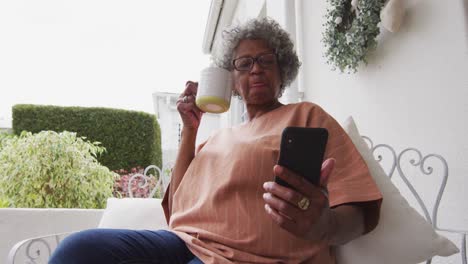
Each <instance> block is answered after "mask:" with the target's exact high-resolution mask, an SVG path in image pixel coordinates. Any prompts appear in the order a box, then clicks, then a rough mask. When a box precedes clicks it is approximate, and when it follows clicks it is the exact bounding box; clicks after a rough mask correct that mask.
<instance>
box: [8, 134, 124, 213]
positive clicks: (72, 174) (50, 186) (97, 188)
mask: <svg viewBox="0 0 468 264" xmlns="http://www.w3.org/2000/svg"><path fill="white" fill-rule="evenodd" d="M104 151H105V149H104V148H103V147H101V146H99V142H94V143H91V142H89V141H85V139H84V138H80V137H77V136H76V133H72V132H67V131H64V132H61V133H56V132H53V131H42V132H40V133H37V134H32V133H30V132H23V133H21V135H20V136H19V137H17V138H10V139H7V140H5V141H4V143H3V149H2V150H0V198H1V199H2V200H3V201H4V202H3V203H5V201H7V203H8V204H9V205H10V206H12V207H32V208H41V207H61V208H104V206H105V204H106V199H107V198H108V197H111V196H112V188H113V184H114V180H115V178H116V176H117V175H116V174H115V173H113V172H111V171H109V169H108V168H107V167H105V166H102V165H100V164H99V162H98V161H97V160H96V157H97V156H98V155H100V154H101V153H103V152H104Z"/></svg>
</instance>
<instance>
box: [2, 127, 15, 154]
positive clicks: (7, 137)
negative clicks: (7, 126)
mask: <svg viewBox="0 0 468 264" xmlns="http://www.w3.org/2000/svg"><path fill="white" fill-rule="evenodd" d="M14 137H15V135H14V134H10V133H7V132H5V131H0V150H2V146H3V142H4V141H6V140H8V139H9V138H14Z"/></svg>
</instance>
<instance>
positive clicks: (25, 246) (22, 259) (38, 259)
mask: <svg viewBox="0 0 468 264" xmlns="http://www.w3.org/2000/svg"><path fill="white" fill-rule="evenodd" d="M363 138H364V139H365V140H366V141H367V143H368V145H369V146H370V148H371V150H372V153H373V154H374V157H375V158H376V160H378V161H379V162H380V163H381V164H382V163H385V166H384V168H387V175H388V176H389V177H390V178H391V179H392V180H394V179H396V178H400V179H401V180H402V181H403V183H404V185H405V186H406V187H407V188H408V189H409V191H410V193H411V194H412V196H413V198H414V199H415V200H416V202H417V204H418V205H419V207H420V211H422V215H423V216H424V217H425V219H426V220H427V221H428V222H429V223H431V224H432V226H433V227H434V229H435V230H436V231H439V232H444V233H449V234H454V235H456V236H458V237H459V241H453V238H452V241H453V242H454V243H455V244H457V245H458V247H459V248H460V250H461V251H460V253H459V255H457V256H456V258H457V259H459V261H456V263H463V264H467V256H466V236H467V234H468V231H467V230H453V229H449V228H440V227H439V226H438V224H437V223H438V222H437V219H438V210H439V205H440V202H441V199H442V196H443V193H444V190H445V186H446V184H447V180H448V175H449V173H448V165H447V162H446V160H445V159H444V158H443V157H442V156H440V155H437V154H428V155H423V154H422V153H421V151H419V150H418V149H415V148H406V149H404V150H402V151H400V152H396V151H395V150H394V148H392V147H391V146H389V145H387V144H377V145H374V144H373V142H372V141H371V140H370V139H369V138H368V137H365V136H363ZM428 160H432V161H431V162H433V161H434V160H435V161H436V162H438V163H440V164H439V165H440V168H442V169H441V172H440V174H439V175H435V176H440V177H441V184H440V186H439V190H438V192H437V196H436V197H433V198H435V202H434V205H433V206H432V211H431V213H429V211H430V210H429V209H428V206H427V204H428V203H427V202H425V201H424V200H423V199H422V198H421V196H420V194H419V193H418V192H417V191H416V188H415V187H414V186H413V184H412V183H411V181H410V180H409V177H407V174H406V173H405V170H404V168H405V166H407V165H408V164H409V165H410V166H413V167H415V168H418V170H419V172H420V173H422V174H424V175H432V174H433V173H434V169H433V167H431V166H428V165H427V163H428ZM384 161H385V162H384ZM431 164H432V163H431ZM382 165H383V164H382ZM149 169H156V170H157V171H158V172H159V173H160V175H162V174H161V170H160V169H159V168H157V167H156V168H155V166H151V167H148V168H147V169H146V170H145V175H135V176H134V177H133V178H132V179H131V181H133V180H135V179H136V178H138V177H143V178H145V177H146V178H147V177H148V176H146V174H147V171H148V170H149ZM395 175H397V177H394V176H395ZM435 176H434V177H435ZM159 178H160V179H159V181H158V184H157V186H156V187H157V188H161V189H162V192H164V189H165V188H164V187H165V186H167V182H164V177H159ZM157 188H155V189H154V190H153V192H152V195H154V193H155V190H156V189H157ZM129 196H130V197H132V196H133V194H132V193H129ZM410 203H411V202H410ZM413 206H415V204H413ZM415 207H416V206H415ZM69 234H70V233H62V234H53V235H49V236H43V237H37V238H31V239H26V240H23V241H21V242H19V243H17V244H16V245H15V246H14V247H13V248H12V249H11V250H10V253H9V255H8V261H7V264H20V263H21V264H29V263H47V259H48V258H49V256H50V255H51V253H52V252H53V250H54V249H55V248H56V247H57V245H58V244H59V243H60V241H61V240H62V239H63V238H65V237H66V236H67V235H69ZM449 238H450V237H449ZM431 261H432V260H428V261H427V262H426V263H427V264H429V263H431Z"/></svg>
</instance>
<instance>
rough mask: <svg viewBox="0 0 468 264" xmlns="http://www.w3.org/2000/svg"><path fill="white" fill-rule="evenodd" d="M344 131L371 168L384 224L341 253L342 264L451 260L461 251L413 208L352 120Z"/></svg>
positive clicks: (339, 253)
mask: <svg viewBox="0 0 468 264" xmlns="http://www.w3.org/2000/svg"><path fill="white" fill-rule="evenodd" d="M343 128H344V129H345V131H346V132H347V133H348V135H349V136H350V137H351V140H352V141H353V143H354V144H355V145H356V147H357V149H358V150H359V152H360V153H361V155H362V157H363V158H364V160H365V161H366V163H367V166H368V167H369V171H370V173H371V174H372V176H373V177H374V180H375V182H376V183H377V185H378V187H379V188H380V191H381V192H382V195H383V202H382V207H381V213H380V221H379V224H378V225H377V227H376V228H375V229H374V230H373V231H372V232H370V233H369V234H367V235H364V236H362V237H360V238H358V239H356V240H353V241H351V242H349V243H347V244H345V245H343V246H340V247H338V249H337V260H338V263H340V264H358V263H359V264H375V263H380V264H387V263H388V264H395V263H398V264H412V263H420V262H422V261H424V260H427V259H430V258H432V257H433V256H435V255H439V256H450V255H452V254H455V253H457V252H458V248H457V247H456V246H455V245H454V244H453V243H452V242H451V241H450V240H448V239H447V238H445V237H443V236H441V235H439V234H437V233H436V232H435V231H434V229H433V228H432V226H431V225H430V224H429V223H428V222H426V221H425V220H424V218H423V217H422V216H421V215H420V214H419V213H418V212H417V211H416V210H415V209H414V208H412V207H411V206H410V205H409V204H408V202H407V201H406V200H405V198H403V197H402V196H401V194H400V192H399V191H398V189H397V188H396V187H395V186H394V185H393V183H392V182H391V180H390V179H389V178H388V176H387V175H386V174H385V172H384V170H383V169H382V167H381V166H380V164H379V163H378V162H377V161H376V160H375V159H374V156H373V155H372V153H371V151H370V150H369V147H368V146H367V144H366V142H365V141H364V140H363V139H362V137H361V135H359V131H358V129H357V127H356V124H355V123H354V120H353V119H352V117H349V118H348V119H347V120H346V121H345V123H344V125H343Z"/></svg>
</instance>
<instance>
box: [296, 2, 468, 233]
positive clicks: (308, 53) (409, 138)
mask: <svg viewBox="0 0 468 264" xmlns="http://www.w3.org/2000/svg"><path fill="white" fill-rule="evenodd" d="M407 3H408V10H407V17H406V20H405V21H404V24H403V25H402V28H401V30H400V31H399V32H398V33H394V34H392V33H390V32H387V31H384V32H382V34H381V36H380V37H379V45H378V47H377V50H376V51H375V52H374V53H373V54H372V55H371V56H370V58H369V65H368V66H367V67H361V68H360V69H359V70H358V72H357V74H350V75H348V74H339V73H338V72H333V71H331V70H330V66H328V65H327V64H326V61H325V58H324V57H323V56H322V54H323V52H324V48H323V46H322V43H321V38H322V31H323V27H322V24H323V22H324V21H325V20H324V14H325V10H326V6H327V4H326V1H325V0H314V1H303V6H304V8H303V11H302V12H303V23H304V31H305V32H304V36H303V37H304V43H303V44H304V57H303V58H302V60H303V67H304V68H303V70H304V72H305V86H306V94H305V98H306V100H307V101H312V102H315V103H318V104H319V105H321V106H322V107H324V108H325V109H326V110H327V111H328V112H329V113H330V114H332V115H333V116H334V117H335V118H336V119H337V120H338V121H343V120H344V119H345V118H346V117H347V116H349V115H352V116H353V117H354V118H355V120H356V122H357V124H358V127H359V129H360V131H361V133H362V134H365V135H368V136H370V137H372V138H373V139H374V142H378V143H390V144H391V145H393V146H396V148H397V150H402V148H404V147H410V146H411V147H416V148H419V149H421V150H422V151H423V153H424V154H429V153H428V152H435V153H439V154H441V155H443V156H444V157H445V158H446V159H447V161H448V163H449V181H448V184H447V187H446V192H445V194H444V197H443V200H442V204H441V209H440V214H439V215H440V217H439V224H440V225H441V226H446V227H447V226H450V227H452V228H463V229H465V230H466V229H468V226H467V223H468V203H465V201H466V199H467V197H468V196H467V195H466V194H465V193H466V192H465V190H466V189H467V187H468V186H467V185H468V166H467V165H468V140H467V135H468V122H467V121H466V120H467V117H468V102H467V99H468V48H467V46H468V45H467V39H466V35H467V32H468V29H467V25H466V23H467V22H466V21H467V20H466V14H467V13H466V11H465V8H466V6H464V3H463V0H449V1H440V0H408V1H407ZM465 5H468V4H467V3H465ZM424 181H425V180H423V182H424ZM433 184H434V183H426V184H423V185H425V186H423V188H422V189H423V191H422V192H423V194H424V195H431V196H435V194H434V192H435V190H434V189H433V188H432V186H431V185H433Z"/></svg>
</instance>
